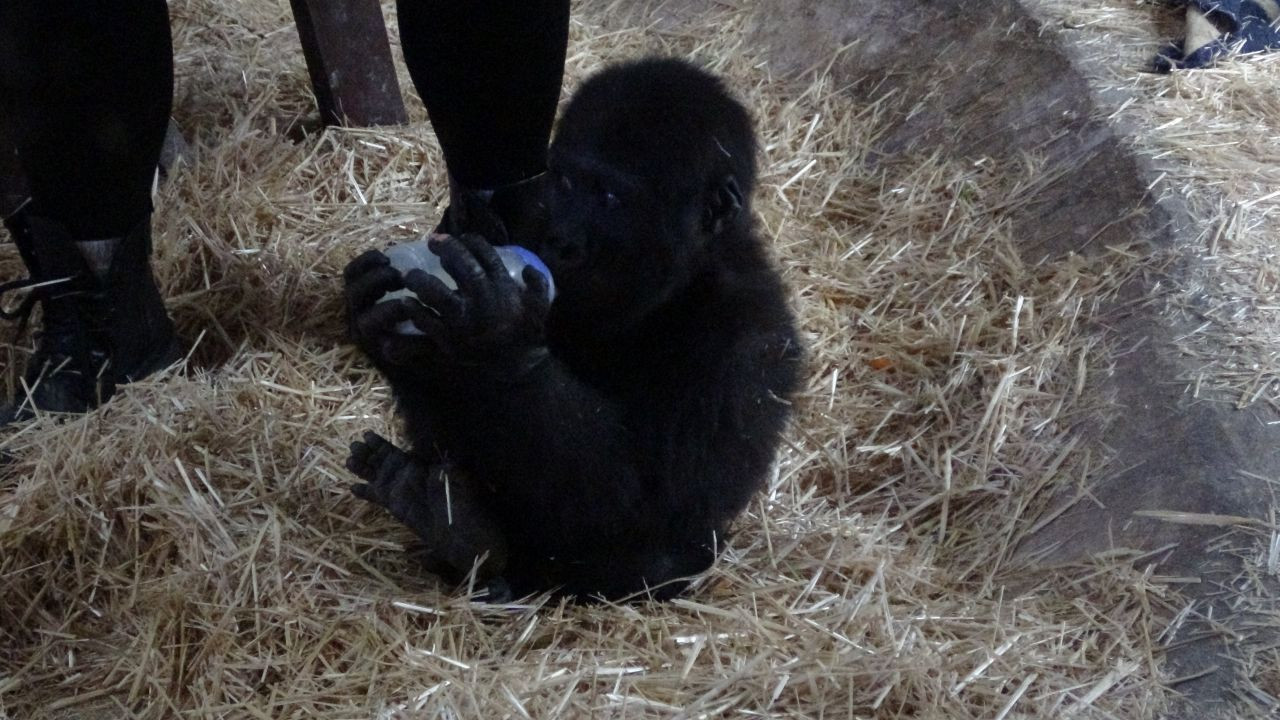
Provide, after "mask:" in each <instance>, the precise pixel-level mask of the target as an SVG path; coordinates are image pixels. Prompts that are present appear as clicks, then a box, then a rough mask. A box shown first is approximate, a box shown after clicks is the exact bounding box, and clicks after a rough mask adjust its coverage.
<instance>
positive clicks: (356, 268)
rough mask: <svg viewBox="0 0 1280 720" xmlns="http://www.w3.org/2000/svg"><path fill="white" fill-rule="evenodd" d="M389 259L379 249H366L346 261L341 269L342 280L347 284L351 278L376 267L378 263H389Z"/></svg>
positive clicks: (353, 278)
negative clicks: (354, 257) (345, 264)
mask: <svg viewBox="0 0 1280 720" xmlns="http://www.w3.org/2000/svg"><path fill="white" fill-rule="evenodd" d="M390 264H391V261H390V260H389V259H387V256H386V255H383V254H382V252H381V251H380V250H366V251H364V252H362V253H360V254H359V255H357V256H356V259H354V260H352V261H351V262H349V263H347V266H346V267H345V268H343V270H342V280H343V281H344V282H346V283H348V284H350V283H351V281H352V280H355V279H356V278H358V277H360V276H361V275H363V274H365V273H367V272H369V271H370V270H372V269H374V268H376V267H378V266H379V265H390Z"/></svg>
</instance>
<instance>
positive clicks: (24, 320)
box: [0, 276, 90, 358]
mask: <svg viewBox="0 0 1280 720" xmlns="http://www.w3.org/2000/svg"><path fill="white" fill-rule="evenodd" d="M75 280H76V277H75V276H67V277H60V278H54V279H51V280H45V279H41V278H23V279H21V280H11V281H9V282H6V283H0V318H3V319H4V320H8V321H10V322H16V323H17V325H18V326H17V328H16V329H15V330H14V334H13V341H14V342H15V343H16V342H17V340H18V339H19V338H20V337H21V336H22V334H23V332H25V331H26V329H27V326H28V324H29V323H30V320H31V311H32V310H33V309H34V308H35V306H36V303H41V304H43V306H44V315H43V327H42V329H41V331H40V332H39V333H37V334H36V339H37V343H36V347H37V349H36V355H37V356H43V357H45V358H49V357H59V356H70V355H72V354H73V353H71V352H70V351H69V350H68V349H67V348H64V347H63V346H64V345H68V346H69V343H68V342H67V341H69V340H70V339H71V338H73V337H74V336H75V335H76V334H77V333H78V332H79V331H80V327H81V324H82V320H81V319H80V318H79V317H78V313H77V311H76V307H75V305H74V300H75V299H77V298H81V297H85V296H87V295H89V294H90V293H88V292H86V291H84V290H80V289H75V288H74V286H72V285H71V283H73V282H74V281H75ZM20 290H29V291H30V292H28V293H27V295H26V297H24V298H23V299H22V302H20V303H19V304H18V306H17V307H16V308H14V309H13V310H6V309H4V303H3V298H4V296H5V295H6V294H8V293H12V292H16V291H20Z"/></svg>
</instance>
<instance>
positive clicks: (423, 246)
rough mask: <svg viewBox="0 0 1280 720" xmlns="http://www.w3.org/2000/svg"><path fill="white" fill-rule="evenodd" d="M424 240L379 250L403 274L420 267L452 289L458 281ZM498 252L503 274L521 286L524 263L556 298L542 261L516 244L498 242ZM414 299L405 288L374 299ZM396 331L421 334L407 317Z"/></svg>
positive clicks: (495, 248)
mask: <svg viewBox="0 0 1280 720" xmlns="http://www.w3.org/2000/svg"><path fill="white" fill-rule="evenodd" d="M427 242H428V241H427V240H417V241H414V242H407V243H401V244H399V245H392V246H391V247H389V248H387V249H386V250H384V251H383V254H384V255H386V256H387V259H388V260H390V261H391V267H393V268H395V269H396V270H398V271H399V272H400V275H401V276H402V277H403V276H404V275H407V274H408V273H409V271H410V270H422V271H423V272H426V273H429V274H431V275H434V276H436V277H437V278H439V279H440V282H442V283H444V285H445V287H447V288H449V289H450V290H456V289H457V288H458V284H457V283H456V282H454V279H453V278H452V277H451V276H450V275H449V273H448V272H447V271H446V270H445V269H444V267H443V266H442V265H441V264H440V256H438V255H436V254H435V253H433V252H431V249H430V248H429V247H427ZM494 250H496V251H497V252H498V257H499V258H501V259H502V263H503V264H504V265H506V266H507V273H508V274H509V275H511V279H512V280H515V281H516V284H518V285H519V286H520V287H524V278H523V277H522V275H523V273H524V269H525V267H526V266H528V265H532V266H533V268H534V269H535V270H537V271H538V272H540V273H542V275H543V277H545V278H546V279H547V290H548V294H549V295H550V299H551V300H555V299H556V286H555V281H554V280H553V279H552V277H551V271H550V270H548V269H547V266H546V265H545V264H543V262H542V260H540V259H539V258H538V256H537V255H534V254H533V253H532V252H530V251H529V250H526V249H525V248H522V247H520V246H518V245H498V246H495V247H494ZM402 297H408V298H416V296H415V295H414V294H413V293H412V292H410V291H409V290H407V289H401V290H394V291H392V292H389V293H387V294H385V295H383V296H382V297H381V298H380V299H379V300H378V302H387V301H388V300H394V299H396V298H402ZM396 329H397V331H398V332H399V333H400V334H402V335H421V334H422V331H420V330H418V329H417V328H416V327H414V326H413V323H412V322H409V321H408V320H406V321H404V322H402V323H400V324H399V325H398V326H397V328H396Z"/></svg>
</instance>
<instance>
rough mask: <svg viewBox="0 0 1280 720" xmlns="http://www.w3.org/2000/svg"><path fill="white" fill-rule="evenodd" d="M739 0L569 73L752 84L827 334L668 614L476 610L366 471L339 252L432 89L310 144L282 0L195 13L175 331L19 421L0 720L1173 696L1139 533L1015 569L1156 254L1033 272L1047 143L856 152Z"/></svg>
mask: <svg viewBox="0 0 1280 720" xmlns="http://www.w3.org/2000/svg"><path fill="white" fill-rule="evenodd" d="M389 5H390V4H389ZM746 5H748V4H743V6H742V7H739V5H738V4H736V3H723V4H720V5H719V6H718V7H717V9H716V10H715V11H714V13H713V16H712V17H708V18H705V20H706V21H705V22H699V23H695V24H690V25H688V26H680V27H678V28H674V29H673V28H669V27H664V28H663V29H659V27H658V26H655V25H651V24H648V23H646V22H643V21H637V22H636V23H635V24H634V25H633V26H631V27H628V28H625V29H622V30H619V29H617V28H616V27H614V26H612V25H611V26H608V27H606V25H605V20H606V19H607V18H611V17H615V14H614V11H615V10H616V8H614V7H609V6H602V5H600V4H591V5H584V6H583V7H581V8H579V12H577V13H576V15H575V20H574V25H573V28H572V40H571V47H570V52H569V55H570V59H569V63H568V78H567V79H566V90H567V91H571V89H572V87H573V86H574V85H575V84H576V83H577V82H578V81H579V80H580V79H581V78H582V77H583V76H584V75H586V74H588V73H589V72H591V71H592V70H593V69H595V68H598V67H599V66H600V65H601V64H602V63H603V62H606V61H608V60H613V59H618V58H623V57H630V56H634V55H638V54H642V53H647V52H666V53H673V54H677V55H681V56H687V57H692V58H694V59H696V60H698V61H700V62H702V63H703V64H705V65H707V66H709V67H711V68H712V69H714V70H715V71H717V72H720V73H723V74H724V75H725V76H726V77H727V78H728V79H729V81H730V83H731V85H732V86H733V87H734V88H735V90H737V91H738V92H739V93H740V94H741V96H742V97H743V98H744V99H745V100H746V101H747V103H748V105H749V106H750V107H752V108H754V110H755V112H756V115H757V120H758V126H759V129H760V132H761V137H762V148H763V149H762V157H761V167H762V181H761V188H760V191H759V193H758V195H757V198H756V201H757V205H756V211H757V215H758V219H759V225H760V230H761V232H762V233H763V234H764V236H766V237H767V238H769V240H770V241H771V242H772V245H773V247H774V249H775V253H776V257H777V259H778V262H779V265H780V267H781V268H782V272H783V273H784V275H785V277H786V279H787V281H788V282H789V284H790V286H791V288H792V289H793V293H794V301H795V306H796V308H797V312H798V314H799V316H800V318H801V321H802V325H803V330H804V332H805V336H806V339H807V342H808V346H809V347H808V349H809V357H808V363H809V372H808V381H807V385H806V388H805V390H804V392H803V393H802V394H801V395H800V397H798V398H797V400H796V417H795V421H794V423H793V426H792V428H791V429H790V430H789V432H788V434H787V439H786V443H785V447H784V448H783V450H782V452H781V454H780V459H779V462H778V466H777V471H776V473H774V475H773V476H772V477H771V478H769V480H768V487H767V488H766V489H765V491H764V492H762V493H761V495H760V496H759V499H758V501H756V502H755V503H753V504H752V505H751V507H750V508H749V510H748V512H747V513H746V514H745V515H744V517H743V518H742V519H741V521H740V522H739V523H738V524H737V526H736V533H735V535H734V536H733V537H732V538H731V539H730V547H729V548H728V550H727V552H726V553H725V555H724V557H723V558H722V560H721V561H720V562H719V563H718V564H717V566H716V567H715V568H714V570H713V571H712V572H711V573H709V574H708V576H707V577H706V578H705V579H703V580H702V581H701V582H700V583H699V584H698V586H697V587H696V589H695V590H694V592H692V593H691V594H690V595H689V596H688V597H687V598H685V599H681V600H678V601H675V602H672V603H668V604H663V605H656V604H640V605H635V606H609V605H604V606H591V607H577V606H568V605H558V604H554V603H549V602H547V601H546V600H545V599H542V598H532V599H530V600H529V601H527V602H524V603H519V604H513V605H502V606H488V605H481V604H477V603H472V602H469V601H468V600H467V598H466V597H465V595H463V594H458V593H452V592H449V591H448V589H446V588H441V587H439V586H437V585H436V584H435V582H434V581H433V579H432V578H431V577H430V576H428V575H426V574H425V573H424V572H423V571H422V570H421V569H420V568H419V567H418V566H417V564H416V562H415V560H414V558H413V557H412V555H411V554H407V553H406V552H405V550H404V545H405V543H407V542H409V540H410V538H409V536H408V533H407V531H405V530H403V529H401V528H399V527H398V526H396V525H395V524H394V523H393V522H392V521H391V520H389V519H388V518H387V517H385V516H384V515H383V514H380V513H378V512H375V511H374V510H373V509H371V508H369V507H365V506H364V505H363V504H362V503H359V502H357V501H355V500H354V499H353V498H351V497H350V495H349V494H348V492H347V486H348V484H349V482H350V480H351V479H350V478H349V477H348V476H347V473H346V472H345V471H344V470H343V468H342V462H343V459H344V457H345V454H344V453H345V447H346V444H347V442H348V441H349V440H350V439H351V438H352V437H354V436H355V435H356V434H357V433H358V432H359V431H361V430H363V429H366V428H374V429H377V430H379V431H383V432H386V433H388V434H390V435H392V436H394V435H395V434H396V432H397V428H396V425H395V422H394V418H393V417H392V416H391V406H390V401H389V397H388V392H387V388H386V386H385V385H384V384H383V383H382V381H381V379H380V378H379V377H378V376H377V375H376V374H375V373H373V372H372V371H371V370H370V369H369V368H368V367H367V365H366V364H365V363H364V362H363V361H362V360H361V359H360V358H359V356H358V355H357V354H356V353H355V352H354V351H353V349H352V348H351V347H350V346H347V345H345V344H343V342H342V332H343V328H342V321H341V314H340V305H339V290H340V280H339V274H340V271H341V268H342V266H343V265H344V264H345V262H346V261H347V260H348V259H349V258H350V257H352V256H353V255H354V254H356V253H357V252H359V251H360V250H362V249H364V248H368V247H374V246H381V245H384V244H387V243H390V242H393V241H398V240H402V239H405V238H408V237H412V236H414V235H415V234H418V233H421V232H424V231H426V230H428V229H430V227H431V225H432V224H433V222H434V220H435V219H436V217H438V215H439V212H440V211H441V209H442V207H443V202H444V197H443V194H444V193H443V189H444V182H443V166H442V163H441V160H440V154H439V151H438V148H437V146H436V144H435V141H434V138H433V137H432V135H431V133H430V129H429V126H428V125H427V124H426V122H425V116H424V113H423V112H422V111H421V109H420V105H419V104H418V103H417V101H416V99H412V98H411V101H410V107H411V112H412V114H413V116H414V121H415V122H414V123H413V124H411V125H410V126H408V127H397V128H381V129H372V130H370V129H334V130H329V131H326V132H324V133H323V134H321V135H319V136H311V137H308V138H306V139H304V140H302V141H301V142H298V143H294V142H291V141H290V140H289V139H288V138H287V137H286V136H285V130H286V129H287V128H288V127H290V126H291V125H293V124H294V123H295V122H296V121H297V119H298V118H299V117H300V116H302V115H303V114H305V113H306V112H308V109H309V107H310V91H309V89H308V85H307V76H306V72H305V68H304V66H303V63H302V58H301V54H300V50H299V49H298V43H297V38H296V34H295V33H294V30H293V28H292V25H291V24H290V19H289V15H288V8H287V4H286V3H283V2H279V3H278V2H268V1H267V0H253V1H252V2H249V1H246V2H212V1H211V0H176V1H175V2H172V3H171V12H172V14H173V18H174V36H175V46H176V53H177V68H178V101H177V106H176V108H175V116H176V117H177V119H178V121H179V123H180V124H181V125H182V127H183V128H184V130H185V131H186V134H187V136H188V138H189V139H190V140H191V142H192V150H191V152H190V154H189V156H188V158H187V160H186V162H185V163H184V164H183V165H181V166H179V167H178V168H176V169H175V171H174V172H173V173H172V174H171V176H170V177H169V178H168V179H167V180H166V181H165V182H164V183H162V184H161V185H160V186H159V187H158V190H157V192H158V197H157V206H158V208H159V209H158V212H157V214H156V218H155V222H156V236H157V238H158V241H157V256H156V267H157V270H158V272H159V274H160V276H161V282H162V284H163V287H164V289H165V291H166V295H167V297H168V298H169V299H170V301H169V307H170V310H171V312H172V314H173V315H174V316H175V318H176V320H177V321H178V322H179V325H180V329H181V331H182V332H183V333H184V335H185V337H186V338H187V339H188V340H189V341H191V343H192V349H191V352H190V355H189V357H188V359H187V361H186V363H185V364H184V366H183V367H182V368H179V369H176V370H174V371H172V372H169V373H166V374H164V375H162V376H159V377H156V378H154V379H151V380H148V381H146V382H142V383H138V384H136V385H133V386H130V387H129V388H128V389H127V390H126V391H124V392H122V393H121V394H120V395H119V396H118V397H117V398H116V399H114V400H113V401H112V402H111V403H109V404H108V405H107V406H106V407H104V408H102V409H101V410H99V411H97V412H94V413H92V414H90V415H88V416H86V417H83V418H74V419H71V420H58V419H54V418H44V419H41V420H40V421H38V422H36V423H33V424H30V425H27V426H24V427H22V428H21V429H18V430H9V431H7V432H6V433H5V434H4V435H3V436H2V437H0V450H3V452H4V453H6V461H5V464H4V465H3V469H2V470H0V473H2V474H0V594H2V595H3V600H0V717H3V718H13V719H15V720H16V719H17V718H28V717H59V718H60V717H67V718H79V717H86V718H87V717H94V718H97V717H139V718H162V717H192V718H204V717H209V718H212V717H246V718H289V717H305V718H351V717H388V718H392V717H394V718H399V717H452V718H498V717H532V718H553V717H602V718H603V717H618V718H621V717H720V716H729V717H771V716H775V717H776V716H788V717H797V718H818V717H879V718H897V717H936V718H979V717H982V718H1037V717H1067V716H1074V717H1098V718H1106V717H1125V718H1142V717H1153V716H1155V715H1156V714H1157V713H1158V711H1159V708H1160V707H1161V702H1162V701H1163V697H1162V695H1161V692H1160V691H1159V688H1158V685H1157V681H1158V680H1159V678H1160V673H1159V660H1160V658H1159V652H1158V650H1157V649H1156V647H1157V646H1158V644H1159V642H1160V640H1161V639H1162V638H1163V637H1165V636H1166V635H1167V633H1168V631H1169V629H1170V627H1171V624H1170V623H1173V622H1176V618H1177V615H1176V613H1177V611H1178V609H1179V608H1180V607H1181V601H1180V599H1179V597H1178V595H1177V593H1176V591H1175V590H1174V589H1171V588H1173V587H1174V586H1176V583H1171V582H1170V581H1171V580H1176V579H1170V578H1160V577H1157V576H1154V575H1153V574H1152V571H1151V570H1150V569H1148V567H1147V565H1146V562H1147V561H1148V560H1147V558H1144V557H1143V556H1141V555H1140V554H1138V553H1136V552H1128V551H1125V550H1123V549H1119V550H1116V551H1115V552H1113V553H1112V554H1111V555H1110V556H1108V557H1106V558H1102V559H1099V560H1097V561H1096V562H1095V563H1094V564H1091V565H1089V566H1087V567H1065V568H1056V569H1044V568H1039V569H1035V570H1032V569H1029V568H1028V567H1026V566H1023V565H1019V564H1018V563H1016V562H1015V561H1014V560H1013V555H1014V550H1015V549H1016V548H1017V546H1018V543H1019V540H1020V539H1021V538H1022V537H1024V536H1025V535H1026V533H1028V532H1029V531H1031V530H1032V529H1034V528H1036V527H1037V524H1038V523H1042V522H1043V521H1044V520H1045V518H1046V517H1047V515H1046V512H1045V504H1046V498H1047V497H1048V496H1049V495H1050V494H1051V493H1053V492H1056V491H1060V490H1062V489H1063V488H1079V489H1080V495H1081V497H1082V501H1083V502H1088V499H1087V493H1086V492H1084V488H1085V487H1086V486H1087V483H1088V481H1089V479H1090V478H1091V477H1093V476H1094V474H1095V473H1097V472H1098V471H1099V470H1100V469H1101V468H1102V467H1104V466H1105V464H1106V463H1107V461H1108V459H1107V458H1106V457H1103V456H1101V455H1099V454H1098V453H1096V452H1094V451H1092V450H1090V449H1088V448H1087V447H1085V445H1084V444H1083V443H1082V442H1081V441H1079V440H1077V439H1076V437H1077V436H1076V435H1074V434H1073V433H1072V429H1073V427H1074V426H1075V425H1077V424H1079V423H1084V422H1090V419H1091V418H1094V417H1096V413H1098V412H1102V411H1104V410H1105V408H1097V407H1088V406H1086V403H1085V400H1084V398H1087V397H1089V395H1088V394H1087V393H1084V389H1085V388H1086V387H1087V386H1088V383H1089V382H1090V378H1091V377H1092V375H1093V374H1094V373H1098V372H1105V370H1106V356H1105V353H1104V352H1103V349H1102V348H1099V347H1096V346H1095V345H1094V343H1093V341H1092V340H1091V339H1090V338H1092V337H1094V335H1093V334H1092V333H1090V332H1089V330H1090V326H1091V323H1092V322H1093V321H1094V320H1095V319H1096V318H1097V316H1098V313H1099V312H1101V308H1103V307H1105V305H1106V303H1107V302H1108V301H1109V300H1110V299H1111V297H1112V294H1113V293H1114V292H1115V291H1116V289H1117V288H1119V287H1120V285H1121V284H1122V283H1123V282H1124V281H1125V279H1126V278H1127V277H1128V276H1129V275H1130V274H1131V273H1133V272H1139V271H1141V270H1142V269H1143V268H1142V267H1141V264H1140V263H1138V262H1137V260H1136V257H1137V256H1136V255H1135V254H1134V253H1131V252H1129V251H1127V250H1126V249H1125V248H1112V249H1109V250H1107V251H1103V252H1099V253H1098V254H1096V255H1095V256H1091V257H1089V258H1082V257H1077V256H1071V257H1066V258H1063V259H1060V260H1057V261H1054V262H1049V263H1044V264H1039V265H1027V264H1024V263H1023V261H1021V260H1020V259H1019V258H1018V255H1017V253H1016V252H1015V251H1014V244H1015V241H1016V238H1013V237H1011V233H1010V229H1009V223H1008V221H1007V219H1006V216H1007V209H1008V208H1009V207H1011V206H1013V205H1016V204H1018V203H1022V202H1027V201H1030V200H1031V199H1033V198H1032V194H1033V191H1034V188H1035V187H1036V183H1035V178H1036V176H1037V173H1039V172H1040V170H1039V168H1038V167H1037V166H1036V163H1034V162H1032V161H1028V162H1027V163H1024V164H1019V165H1017V166H1009V167H995V166H994V165H993V164H992V163H979V164H965V165H960V164H956V163H953V162H949V161H946V160H944V159H942V157H941V155H935V154H929V151H928V150H927V149H926V150H921V151H919V152H917V153H914V154H911V155H908V156H901V157H892V158H887V159H886V158H879V159H877V160H876V161H875V162H872V160H871V158H870V157H869V155H868V152H869V150H868V149H869V147H870V146H871V145H872V143H873V142H874V140H875V138H876V137H877V135H878V134H879V133H882V132H884V131H885V129H886V123H887V122H888V121H887V120H886V118H887V117H888V115H889V110H890V109H891V108H890V107H889V106H887V105H882V106H872V107H854V106H852V105H851V104H850V103H849V101H848V100H847V99H846V98H845V97H844V96H843V95H842V93H841V88H839V87H836V86H834V85H833V83H832V81H831V78H830V77H828V76H827V75H825V74H824V72H823V71H822V69H821V68H816V69H815V70H814V71H813V72H812V73H810V74H809V75H808V76H806V77H804V78H803V79H802V80H801V81H784V80H782V79H779V78H775V77H773V76H772V75H771V74H770V69H769V66H768V64H767V62H765V60H766V59H765V58H761V57H755V56H753V55H752V54H751V53H750V52H749V49H747V48H745V47H744V46H743V40H742V38H743V37H744V35H745V33H746V32H747V25H748V19H749V13H748V11H747V10H745V9H744V7H746ZM387 12H388V17H389V19H391V13H392V10H391V8H390V6H389V7H388V9H387ZM392 27H394V25H393V24H392ZM393 35H394V33H393ZM393 42H394V38H393ZM401 80H402V84H403V86H404V87H405V88H409V87H411V86H410V85H409V83H408V81H407V77H406V76H405V75H404V73H403V71H402V72H401ZM1181 82H1185V83H1191V82H1193V81H1190V80H1187V81H1181ZM891 101H893V100H892V98H891V99H890V100H888V101H886V102H891ZM903 102H909V99H906V100H903ZM1205 172H1210V170H1209V169H1206V170H1205ZM1241 227H1244V226H1243V225H1241ZM2 260H3V268H2V270H3V271H4V273H6V274H13V275H16V274H18V273H19V272H20V267H19V263H18V261H17V258H16V253H15V252H13V251H12V249H9V250H6V251H5V252H4V254H3V257H2ZM8 352H9V356H8V358H7V359H6V360H5V361H4V363H5V365H4V367H5V368H6V370H7V371H8V372H9V375H10V380H9V386H10V387H12V383H13V380H12V376H13V374H14V370H13V368H14V367H15V365H16V364H18V363H19V360H20V359H21V357H22V355H23V354H24V353H25V352H27V350H26V349H24V347H23V346H22V345H21V344H20V345H19V347H17V348H11V349H9V351H8Z"/></svg>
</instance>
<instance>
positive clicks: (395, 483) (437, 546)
mask: <svg viewBox="0 0 1280 720" xmlns="http://www.w3.org/2000/svg"><path fill="white" fill-rule="evenodd" d="M347 469H348V470H350V471H351V472H353V473H355V475H356V476H357V477H359V478H360V479H361V480H364V482H363V483H360V484H357V485H353V486H352V487H351V492H352V494H354V495H355V496H356V497H358V498H361V499H363V500H367V501H369V502H371V503H373V504H375V505H380V506H382V507H384V508H386V509H387V510H388V511H389V512H390V513H391V515H392V516H393V517H395V518H396V519H397V520H399V521H400V522H402V523H404V524H405V525H407V526H408V527H409V529H410V530H413V532H414V533H415V534H417V536H418V537H419V538H420V539H421V540H422V542H423V544H424V545H425V546H426V557H425V558H424V562H425V564H426V565H427V567H428V569H429V570H431V571H432V572H434V573H436V574H438V575H440V576H441V577H443V578H444V579H445V580H446V581H448V582H453V583H460V582H462V581H463V580H465V579H466V577H467V576H468V574H470V573H471V572H472V570H475V574H476V581H477V586H479V587H485V586H486V585H487V586H489V587H490V588H491V590H490V595H501V594H502V593H501V591H499V592H497V593H495V592H493V591H492V589H493V588H499V589H500V588H504V587H505V583H504V582H502V580H501V578H500V577H499V575H500V574H501V573H502V571H503V570H504V569H505V567H506V561H507V544H506V538H505V537H504V536H503V534H502V532H501V531H500V530H499V529H498V526H497V523H496V522H495V521H494V520H493V518H492V516H491V515H490V513H489V510H488V508H487V507H485V505H484V504H483V503H482V498H480V497H479V496H478V495H477V494H476V493H475V491H474V490H473V489H472V487H471V484H470V483H468V482H467V481H466V479H465V478H460V477H457V476H456V475H454V474H453V473H451V468H450V467H449V466H448V465H444V464H440V465H434V466H433V465H430V464H428V463H426V462H424V461H423V460H422V459H421V458H420V457H419V456H417V455H415V454H411V453H407V452H405V451H403V450H401V449H400V448H398V447H396V446H395V445H393V444H392V443H391V442H389V441H388V440H387V439H386V438H384V437H382V436H381V435H379V434H377V433H375V432H366V433H365V434H364V436H363V438H361V439H360V440H357V441H355V442H353V443H351V455H350V457H348V458H347Z"/></svg>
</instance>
